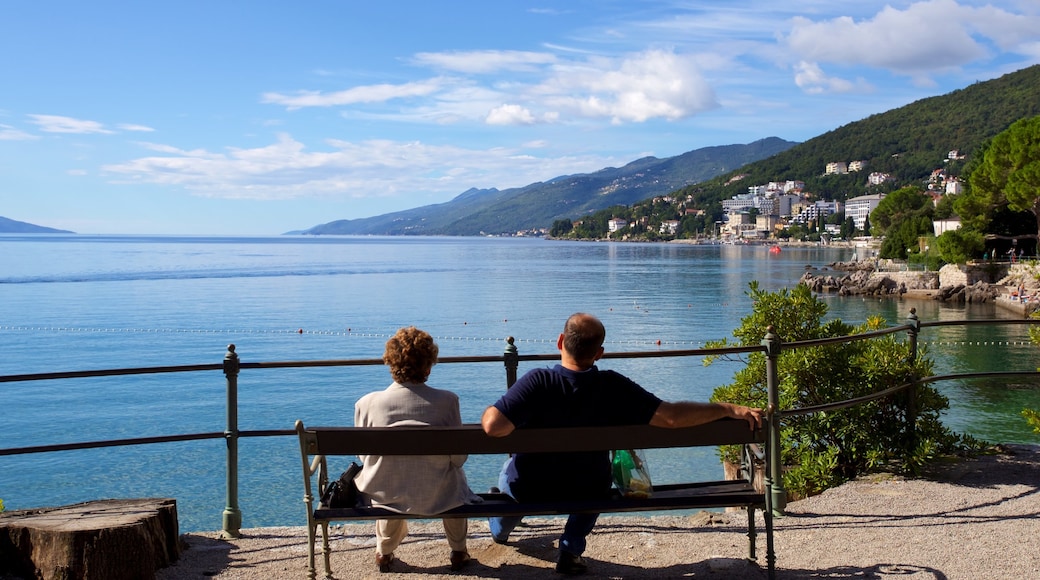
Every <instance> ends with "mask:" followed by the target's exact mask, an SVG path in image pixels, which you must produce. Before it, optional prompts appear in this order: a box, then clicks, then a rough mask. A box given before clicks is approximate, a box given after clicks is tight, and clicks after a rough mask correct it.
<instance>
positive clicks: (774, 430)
mask: <svg viewBox="0 0 1040 580" xmlns="http://www.w3.org/2000/svg"><path fill="white" fill-rule="evenodd" d="M762 346H764V347H766V392H767V397H768V401H769V404H768V406H767V407H766V422H767V427H768V429H769V434H768V435H769V438H768V440H767V441H766V453H767V454H768V457H769V473H767V474H766V486H768V487H769V494H770V496H771V497H772V500H773V512H774V514H776V515H782V514H783V512H784V508H786V507H787V491H786V490H785V489H784V480H783V465H782V463H783V460H782V459H781V458H782V456H783V454H782V453H781V452H780V379H779V373H778V372H777V365H778V361H779V359H780V337H779V336H777V335H776V334H775V333H774V332H773V326H772V325H770V326H769V327H768V328H767V329H766V336H765V338H764V339H762Z"/></svg>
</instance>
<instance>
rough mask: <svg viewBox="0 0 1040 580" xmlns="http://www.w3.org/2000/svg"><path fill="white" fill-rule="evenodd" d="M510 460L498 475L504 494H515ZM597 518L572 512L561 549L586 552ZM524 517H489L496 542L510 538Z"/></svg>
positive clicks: (564, 527) (564, 528) (576, 553)
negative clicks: (511, 487)
mask: <svg viewBox="0 0 1040 580" xmlns="http://www.w3.org/2000/svg"><path fill="white" fill-rule="evenodd" d="M510 461H512V458H510V459H509V460H508V461H506V465H505V466H503V467H502V473H500V474H499V476H498V489H499V490H500V491H501V492H502V493H504V494H507V495H510V496H513V493H512V491H511V490H510V489H509V477H508V475H507V468H508V467H509V462H510ZM513 497H516V496H513ZM597 518H599V514H571V515H569V516H567V523H566V525H564V526H563V535H561V536H560V551H561V552H567V553H569V554H574V555H575V556H580V555H582V554H583V553H585V538H587V537H588V535H589V534H590V533H591V532H592V528H593V527H595V525H596V519H597ZM523 519H524V518H523V516H509V517H501V518H488V527H489V528H491V536H492V537H493V538H494V539H495V541H496V542H499V543H505V542H506V540H508V539H509V534H511V533H513V529H514V528H516V526H517V525H519V524H520V521H521V520H523Z"/></svg>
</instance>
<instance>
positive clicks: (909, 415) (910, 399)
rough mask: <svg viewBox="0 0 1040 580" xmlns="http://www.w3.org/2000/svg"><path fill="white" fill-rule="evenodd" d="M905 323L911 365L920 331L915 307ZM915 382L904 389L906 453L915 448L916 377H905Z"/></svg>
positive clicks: (914, 359)
mask: <svg viewBox="0 0 1040 580" xmlns="http://www.w3.org/2000/svg"><path fill="white" fill-rule="evenodd" d="M906 320H907V323H908V324H910V329H909V330H907V331H906V334H907V337H908V339H909V341H910V360H909V363H910V365H911V366H913V365H914V364H916V363H917V335H918V334H920V332H921V321H920V320H918V318H917V309H916V308H911V309H910V315H909V316H907V317H906ZM907 378H908V379H909V380H911V381H915V383H914V384H913V385H912V386H911V387H910V388H908V389H907V390H906V440H907V448H906V452H907V453H908V454H910V453H913V452H914V451H915V450H916V449H917V383H916V380H917V377H916V376H909V377H907Z"/></svg>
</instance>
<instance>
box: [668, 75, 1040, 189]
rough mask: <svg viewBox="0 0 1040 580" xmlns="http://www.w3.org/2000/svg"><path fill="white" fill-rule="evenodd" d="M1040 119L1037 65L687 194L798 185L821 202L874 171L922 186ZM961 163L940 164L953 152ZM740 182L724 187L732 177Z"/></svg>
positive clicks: (841, 131) (839, 133)
mask: <svg viewBox="0 0 1040 580" xmlns="http://www.w3.org/2000/svg"><path fill="white" fill-rule="evenodd" d="M1036 115H1040V65H1036V66H1032V67H1029V68H1026V69H1022V70H1020V71H1017V72H1014V73H1010V74H1007V75H1004V76H1002V77H1000V78H998V79H994V80H991V81H986V82H977V83H975V84H972V85H971V86H969V87H966V88H964V89H960V90H957V91H954V92H952V93H949V94H946V95H942V96H938V97H931V98H927V99H922V100H920V101H916V102H914V103H911V104H909V105H906V106H904V107H900V108H898V109H893V110H891V111H888V112H885V113H879V114H876V115H871V116H870V117H867V118H866V119H863V120H861V121H856V122H854V123H849V124H848V125H845V126H843V127H840V128H838V129H835V130H833V131H829V132H827V133H824V134H823V135H820V136H818V137H814V138H812V139H810V140H808V141H806V142H805V143H802V144H800V145H798V146H796V147H792V148H791V149H788V150H787V151H784V152H782V153H780V154H778V155H774V156H773V157H770V158H768V159H764V160H762V161H757V162H754V163H751V164H749V165H747V166H746V167H741V168H740V169H738V170H736V171H731V172H728V173H726V174H723V175H720V176H718V177H715V178H713V179H711V180H709V181H707V182H705V183H702V184H698V185H695V186H691V187H687V188H685V189H684V190H683V193H684V194H692V195H693V196H694V199H695V203H696V204H697V205H699V206H706V205H709V204H710V203H712V202H714V201H719V200H722V199H728V198H730V197H733V196H734V195H736V194H738V193H743V192H746V191H747V187H748V186H749V185H758V184H766V183H768V182H770V181H787V180H801V181H804V182H805V190H806V191H808V192H812V193H814V194H816V195H818V196H819V197H820V198H822V199H826V200H831V199H839V200H841V199H847V198H851V197H856V196H858V195H863V194H864V193H865V190H866V185H867V176H868V175H869V174H870V173H871V172H875V171H876V172H880V173H889V174H891V175H893V176H894V177H895V178H896V181H895V182H894V186H897V187H898V186H902V185H909V184H914V183H916V184H923V182H924V180H925V179H927V177H928V176H929V175H930V174H931V172H932V171H934V170H935V169H939V168H947V170H948V171H950V172H951V173H952V174H953V175H958V173H957V172H958V171H959V170H961V169H963V168H964V164H965V163H967V162H970V161H971V155H972V153H973V152H975V151H976V150H977V149H978V148H979V147H980V146H981V145H982V144H984V143H985V142H986V141H987V140H989V139H991V138H992V137H994V136H995V135H997V134H998V133H1000V132H1001V131H1003V130H1004V129H1006V128H1007V127H1008V126H1009V125H1010V124H1011V123H1013V122H1015V121H1017V120H1019V119H1022V118H1026V117H1033V116H1036ZM954 149H956V150H958V151H959V152H960V154H962V155H966V159H965V160H964V161H956V162H949V163H947V162H944V160H945V159H946V158H947V154H948V153H949V152H950V151H951V150H954ZM857 160H861V161H865V162H866V168H865V170H863V171H859V172H855V173H849V174H846V175H823V173H824V170H825V168H826V165H827V163H829V162H834V161H844V162H850V161H857ZM736 175H745V177H744V178H743V179H740V180H736V181H733V182H731V183H729V184H727V181H729V180H730V179H731V178H732V177H734V176H736Z"/></svg>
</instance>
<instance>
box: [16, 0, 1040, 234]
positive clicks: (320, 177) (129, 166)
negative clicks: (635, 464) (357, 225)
mask: <svg viewBox="0 0 1040 580" xmlns="http://www.w3.org/2000/svg"><path fill="white" fill-rule="evenodd" d="M1037 63H1040V2H1037V1H1036V0H990V1H976V0H909V1H902V0H889V1H887V2H883V1H881V2H875V1H872V0H856V1H852V2H850V1H845V0H820V1H817V0H768V1H759V0H727V1H722V0H714V1H706V0H685V1H683V0H675V1H668V0H567V1H564V0H534V1H531V0H495V1H491V2H489V1H484V0H481V1H477V0H473V1H461V0H437V1H436V2H431V1H429V0H409V1H395V0H384V1H362V0H357V1H351V0H338V1H333V0H324V1H310V0H299V1H297V2H284V1H281V2H273V1H266V0H252V1H246V0H235V1H231V0H206V1H196V0H177V1H176V2H172V1H168V0H154V1H149V2H128V1H123V2H113V1H107V0H92V1H90V2H83V1H82V0H75V1H72V0H68V1H66V0H55V1H51V0H35V1H28V0H4V1H2V2H0V216H3V217H7V218H9V219H13V220H18V221H24V222H29V223H33V224H37V225H42V226H47V227H53V228H59V229H66V230H71V231H74V232H77V233H81V234H169V235H279V234H283V233H285V232H289V231H295V230H303V229H306V228H309V227H312V226H315V225H318V224H323V223H327V222H329V221H333V220H338V219H356V218H363V217H369V216H375V215H382V214H386V213H390V212H394V211H400V210H405V209H411V208H415V207H419V206H425V205H430V204H436V203H443V202H446V201H449V200H451V199H452V198H454V197H455V196H457V195H459V194H460V193H463V192H464V191H466V190H468V189H470V188H474V187H475V188H498V189H506V188H510V187H521V186H524V185H527V184H530V183H534V182H538V181H547V180H549V179H552V178H553V177H557V176H560V175H567V174H574V173H588V172H593V171H596V170H599V169H602V168H604V167H618V166H621V165H624V164H626V163H628V162H630V161H633V160H636V159H639V158H641V157H645V156H648V155H652V156H655V157H670V156H674V155H679V154H682V153H685V152H687V151H691V150H694V149H699V148H702V147H711V146H717V145H731V144H738V143H750V142H752V141H755V140H758V139H762V138H765V137H771V136H775V137H780V138H783V139H787V140H790V141H799V142H801V141H806V140H808V139H811V138H813V137H815V136H817V135H820V134H823V133H826V132H827V131H830V130H833V129H836V128H838V127H841V126H842V125H845V124H848V123H851V122H854V121H857V120H860V119H863V118H866V117H868V116H870V115H872V114H875V113H882V112H885V111H888V110H891V109H895V108H898V107H901V106H903V105H906V104H909V103H911V102H913V101H916V100H919V99H922V98H926V97H930V96H935V95H941V94H946V93H949V92H951V91H954V90H956V89H960V88H964V87H966V86H969V85H971V84H973V83H975V82H978V81H986V80H990V79H994V78H997V77H999V76H1001V75H1004V74H1007V73H1010V72H1014V71H1016V70H1020V69H1022V68H1025V67H1028V66H1031V65H1034V64H1037Z"/></svg>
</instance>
